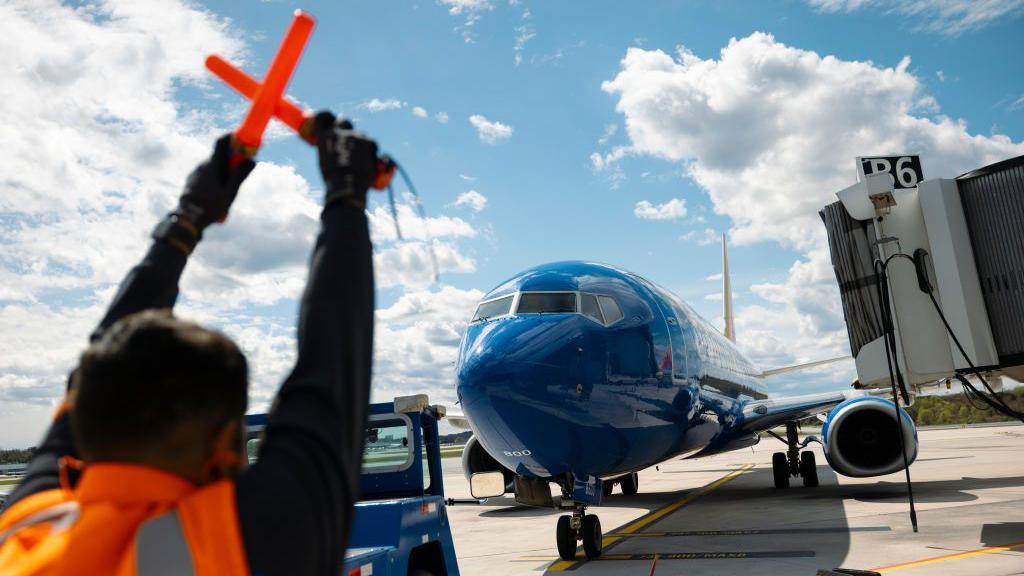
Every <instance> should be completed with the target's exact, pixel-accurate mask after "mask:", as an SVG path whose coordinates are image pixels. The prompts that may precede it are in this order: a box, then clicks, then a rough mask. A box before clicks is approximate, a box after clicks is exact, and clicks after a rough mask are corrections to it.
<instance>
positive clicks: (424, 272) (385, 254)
mask: <svg viewBox="0 0 1024 576" xmlns="http://www.w3.org/2000/svg"><path fill="white" fill-rule="evenodd" d="M431 246H432V247H433V255H431ZM435 258H436V262H437V270H436V271H437V272H438V273H439V274H446V273H456V274H466V273H469V272H473V271H475V270H476V262H474V261H473V259H472V258H470V257H469V256H466V255H465V254H463V253H462V252H460V251H459V250H458V248H457V247H456V246H455V245H454V244H452V243H451V242H441V241H438V240H435V241H433V242H429V243H428V242H426V241H422V242H421V241H407V242H400V243H397V244H394V245H391V246H389V247H386V248H384V249H381V250H376V251H374V254H373V266H374V275H375V276H376V279H377V286H378V287H380V288H389V287H392V286H402V287H405V288H425V287H427V286H430V285H431V284H433V283H434V281H435V280H436V278H435V277H434V272H435V269H434V260H435Z"/></svg>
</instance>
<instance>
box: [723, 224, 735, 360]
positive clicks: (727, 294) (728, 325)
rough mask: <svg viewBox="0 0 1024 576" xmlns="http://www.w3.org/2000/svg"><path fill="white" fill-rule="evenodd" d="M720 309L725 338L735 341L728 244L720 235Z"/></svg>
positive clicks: (724, 237)
mask: <svg viewBox="0 0 1024 576" xmlns="http://www.w3.org/2000/svg"><path fill="white" fill-rule="evenodd" d="M722 308H723V312H724V316H725V330H724V332H725V337H726V338H728V339H729V340H732V341H733V342H735V341H736V324H735V323H734V322H733V317H732V284H731V283H730V282H729V244H728V242H727V241H726V236H725V232H723V233H722Z"/></svg>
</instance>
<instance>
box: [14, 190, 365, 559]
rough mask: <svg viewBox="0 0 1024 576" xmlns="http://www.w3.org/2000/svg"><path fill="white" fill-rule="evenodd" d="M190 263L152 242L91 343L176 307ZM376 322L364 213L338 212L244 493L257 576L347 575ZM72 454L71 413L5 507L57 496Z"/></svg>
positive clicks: (326, 228) (338, 207) (246, 531)
mask: <svg viewBox="0 0 1024 576" xmlns="http://www.w3.org/2000/svg"><path fill="white" fill-rule="evenodd" d="M267 241H268V242H270V241H273V239H271V238H268V239H267ZM186 259H187V258H186V256H185V255H184V254H183V253H182V252H181V251H180V250H178V249H177V248H174V247H173V246H170V245H168V244H166V243H164V242H162V241H155V242H154V243H153V245H152V246H151V247H150V249H149V252H147V254H146V256H145V258H143V260H142V262H141V263H139V265H138V266H136V267H135V268H133V269H132V270H131V271H130V272H129V273H128V276H127V277H126V278H125V280H124V282H123V283H122V284H121V287H120V290H119V291H118V293H117V295H116V296H115V297H114V301H113V303H112V304H111V305H110V309H109V310H108V311H107V314H106V315H105V316H104V317H103V320H102V321H101V322H100V324H99V326H98V327H97V328H96V330H95V331H94V332H93V334H92V336H91V339H92V340H96V339H97V338H99V337H100V336H101V335H102V334H103V332H104V331H105V330H106V329H107V328H108V327H110V326H111V325H112V324H113V323H114V322H116V321H118V320H119V319H121V318H123V317H125V316H127V315H129V314H132V313H135V312H139V311H141V310H146V309H152V308H171V307H173V306H174V302H175V300H176V299H177V296H178V280H179V278H180V277H181V273H182V271H183V270H184V268H185V262H186ZM373 311H374V285H373V250H372V246H371V244H370V237H369V230H368V226H367V221H366V214H365V213H364V212H363V211H362V210H358V209H355V208H352V207H350V206H348V205H346V204H344V203H335V204H333V205H331V206H330V207H328V208H327V209H325V211H324V213H323V214H322V215H321V230H320V234H319V236H318V238H317V241H316V246H315V248H314V250H313V256H312V259H311V261H310V270H309V280H308V282H307V285H306V291H305V293H304V294H303V296H302V306H301V309H300V312H299V330H298V346H299V353H298V359H297V361H296V363H295V368H294V369H293V370H292V372H291V374H290V375H289V376H288V378H287V379H286V380H285V382H284V384H283V385H282V386H281V389H280V390H279V391H278V394H277V398H276V400H275V402H274V407H273V409H272V410H271V413H270V417H269V419H268V423H267V428H266V430H265V431H264V439H263V441H262V443H261V445H260V454H259V461H258V462H256V463H255V464H254V465H253V466H251V467H250V468H248V469H247V470H246V471H245V472H244V473H243V474H242V475H241V476H240V477H239V478H238V479H237V482H236V486H237V499H238V516H239V521H240V523H241V528H242V538H243V540H244V544H245V551H246V554H247V555H248V558H249V566H250V569H251V570H252V572H253V573H254V574H335V573H338V572H339V571H340V570H341V566H342V559H343V556H344V552H345V545H346V542H347V540H348V532H349V529H350V525H351V517H352V505H353V504H354V503H355V500H356V498H357V497H358V495H359V494H358V493H359V473H360V463H361V459H362V451H363V435H364V428H365V425H366V413H367V405H368V402H369V394H370V366H371V362H372V354H373ZM64 455H71V456H77V450H76V448H75V443H74V439H73V438H72V435H71V430H70V425H69V422H68V416H67V414H64V415H62V416H60V417H59V418H57V419H56V420H55V421H54V422H53V424H52V425H51V427H50V430H49V431H48V432H47V434H46V438H45V440H44V441H43V444H42V446H40V448H39V450H38V452H37V453H36V455H35V457H34V458H33V460H32V462H31V463H30V465H29V468H28V471H27V473H26V475H25V478H24V480H23V481H22V482H21V484H20V485H19V486H18V487H17V488H16V489H15V490H14V491H13V492H12V493H11V495H10V498H9V500H8V505H10V504H12V503H13V502H15V501H17V500H20V499H22V498H24V497H26V496H29V495H31V494H34V493H36V492H39V491H42V490H48V489H52V488H57V487H59V470H58V465H57V462H58V460H59V458H60V457H61V456H64Z"/></svg>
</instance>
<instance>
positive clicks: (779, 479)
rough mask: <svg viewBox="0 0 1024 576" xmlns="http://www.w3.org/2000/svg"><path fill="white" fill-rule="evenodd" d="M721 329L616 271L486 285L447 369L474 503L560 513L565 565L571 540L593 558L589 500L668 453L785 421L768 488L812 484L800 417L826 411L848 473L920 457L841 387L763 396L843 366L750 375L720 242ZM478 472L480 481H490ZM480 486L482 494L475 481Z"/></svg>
mask: <svg viewBox="0 0 1024 576" xmlns="http://www.w3.org/2000/svg"><path fill="white" fill-rule="evenodd" d="M723 285H724V291H725V294H724V297H723V300H724V306H725V331H724V334H723V333H722V332H719V331H718V330H716V329H715V328H714V327H712V326H711V325H710V324H709V323H708V322H707V321H705V320H704V319H703V318H701V317H700V316H699V315H698V314H697V313H696V312H694V311H693V309H692V308H690V307H689V306H688V305H687V304H686V303H685V302H683V301H682V300H681V299H679V298H678V297H677V296H675V295H673V294H672V293H670V292H668V291H667V290H665V289H663V288H660V287H658V286H657V285H655V284H653V283H652V282H650V281H648V280H645V279H644V278H642V277H640V276H638V275H636V274H633V273H630V272H626V271H625V270H622V269H620V268H616V267H614V266H609V265H605V264H599V263H593V262H556V263H552V264H545V265H542V266H537V267H535V268H531V269H529V270H526V271H524V272H522V273H520V274H517V275H516V276H514V277H512V278H511V279H509V280H507V281H505V282H503V283H502V284H500V285H499V286H498V287H496V288H494V289H493V290H491V291H490V292H489V293H488V294H487V295H486V296H485V297H484V298H483V300H482V301H481V302H480V304H479V306H478V308H477V310H476V313H475V314H474V316H473V318H472V320H471V321H470V323H469V325H468V327H467V329H466V332H465V335H464V337H463V339H462V343H461V346H460V350H459V357H458V360H457V362H456V366H455V373H456V380H457V394H458V399H459V403H460V404H461V407H462V410H463V411H464V418H462V419H460V418H459V417H458V416H456V417H455V418H452V420H454V421H453V423H454V424H455V425H457V426H458V425H460V424H461V425H462V426H465V427H468V428H470V429H472V431H473V436H472V438H470V440H469V442H468V443H467V444H466V447H465V450H464V452H463V459H462V464H463V469H464V472H465V473H466V475H467V477H469V478H470V480H471V486H473V487H474V496H478V497H479V496H484V497H489V496H497V495H500V493H501V490H502V488H504V489H505V490H507V489H509V488H511V489H512V490H514V492H515V495H516V500H517V501H518V502H520V503H523V504H527V505H533V506H546V507H551V506H556V504H555V503H554V499H553V498H552V496H551V489H550V484H551V483H554V484H556V485H557V486H558V487H559V488H560V489H561V494H562V497H561V500H560V503H559V504H557V506H558V507H559V508H561V509H564V510H566V511H571V514H569V515H563V516H561V517H560V518H559V519H558V523H557V527H556V542H557V545H558V552H559V555H560V556H561V557H562V558H563V559H566V560H571V559H573V558H575V556H576V547H577V542H579V541H582V543H583V549H584V553H585V554H586V556H587V558H596V557H598V556H600V554H601V540H602V534H601V524H600V520H599V519H598V517H597V516H596V515H594V514H587V513H586V510H587V507H588V506H599V505H600V504H601V502H602V498H603V497H605V496H608V495H609V494H611V491H612V489H613V487H614V486H615V485H616V484H617V485H619V486H620V487H621V490H622V492H623V493H624V494H635V493H636V492H637V490H638V477H637V472H638V471H639V470H642V469H644V468H648V467H650V466H654V465H656V464H658V463H661V462H664V461H666V460H669V459H677V458H693V457H701V456H708V455H711V454H717V453H721V452H724V451H728V450H736V449H740V448H745V447H749V446H752V445H754V444H756V443H757V442H758V441H759V439H760V435H759V432H762V431H766V430H769V429H771V428H774V427H776V426H780V425H785V427H786V438H785V439H783V438H782V437H781V436H776V437H778V438H779V439H780V440H784V442H786V444H787V445H788V449H787V450H786V451H785V452H777V453H775V454H773V457H772V468H773V477H774V483H775V486H776V487H778V488H785V487H788V486H789V481H790V478H791V477H795V476H800V477H801V478H802V481H803V484H804V486H809V487H813V486H817V484H818V477H817V469H816V463H815V459H814V453H813V452H811V451H804V452H802V453H801V449H802V448H803V447H805V446H806V444H807V443H808V440H804V442H803V443H800V442H799V440H798V435H797V426H796V422H797V421H798V420H801V419H804V418H808V417H812V416H815V415H819V418H821V416H820V415H821V414H823V413H825V412H828V416H827V418H823V420H824V422H825V423H824V425H823V428H822V435H821V438H820V440H819V441H820V442H821V443H822V445H823V447H824V452H825V455H826V459H827V461H828V464H829V465H830V466H831V467H832V468H833V469H834V470H836V471H837V472H839V473H841V474H844V475H847V476H855V477H866V476H877V475H882V474H889V473H892V472H895V471H898V470H902V469H903V467H904V465H903V462H904V459H903V454H902V453H901V451H900V448H899V442H898V437H897V436H896V434H897V422H898V421H901V422H902V424H903V426H902V428H903V433H904V440H905V445H906V451H907V460H908V461H909V462H913V460H914V458H915V457H916V455H917V433H916V429H915V427H914V423H913V421H912V420H911V418H910V416H909V415H907V414H906V412H904V411H903V410H902V409H899V414H900V415H901V418H899V419H897V417H896V414H897V412H896V407H895V406H894V404H893V403H892V402H890V401H889V400H885V399H882V398H878V397H875V396H872V395H869V394H868V393H865V392H864V391H858V390H853V389H851V390H845V391H837V392H829V393H822V394H810V395H802V396H794V397H788V398H783V397H769V395H768V388H767V387H766V386H765V382H764V380H765V378H766V377H769V376H772V375H776V374H781V373H784V372H790V371H793V370H799V369H804V368H808V367H811V366H817V365H821V364H825V363H828V362H832V361H836V360H841V359H842V358H834V359H829V360H824V361H819V362H812V363H810V364H803V365H800V366H792V367H786V368H780V369H776V370H768V371H762V370H760V369H758V368H757V367H755V366H754V364H753V363H752V362H750V361H749V360H748V359H747V358H746V357H745V356H744V355H743V353H742V352H741V351H740V350H739V348H737V346H736V345H735V343H734V338H735V329H734V328H733V318H732V295H731V290H730V289H729V273H728V253H727V251H726V247H725V239H724V238H723ZM488 473H489V474H488ZM497 473H500V474H501V475H502V476H501V478H499V479H498V480H500V482H497V485H498V486H499V488H498V490H496V491H495V490H492V493H488V494H483V495H481V494H477V493H476V490H475V486H477V483H476V476H480V477H481V478H484V477H486V476H488V475H489V476H490V480H491V482H490V485H491V486H494V485H495V482H494V480H495V478H494V477H495V476H497ZM487 484H488V483H487V482H481V484H479V485H480V486H486V485H487Z"/></svg>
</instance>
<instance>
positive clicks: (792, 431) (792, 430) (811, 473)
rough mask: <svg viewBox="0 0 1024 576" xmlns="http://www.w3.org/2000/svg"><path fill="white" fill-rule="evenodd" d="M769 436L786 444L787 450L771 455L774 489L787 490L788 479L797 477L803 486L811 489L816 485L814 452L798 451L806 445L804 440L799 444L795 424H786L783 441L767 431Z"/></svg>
mask: <svg viewBox="0 0 1024 576" xmlns="http://www.w3.org/2000/svg"><path fill="white" fill-rule="evenodd" d="M768 433H769V434H771V435H772V436H775V437H776V438H778V439H779V440H781V441H783V442H785V443H786V445H787V446H789V449H788V450H786V451H785V452H776V453H774V454H772V476H773V477H774V479H775V487H776V488H789V478H790V477H791V476H799V477H800V478H801V479H802V480H803V482H804V486H806V487H808V488H813V487H815V486H817V485H818V468H817V465H816V463H815V461H814V452H811V451H810V450H804V451H803V452H800V449H801V448H803V447H804V446H806V445H807V441H806V440H805V441H804V443H803V444H800V441H799V438H798V436H797V431H796V423H795V422H786V438H785V440H783V439H782V438H781V437H780V436H779V435H778V434H776V433H774V432H771V431H769V432H768Z"/></svg>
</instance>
